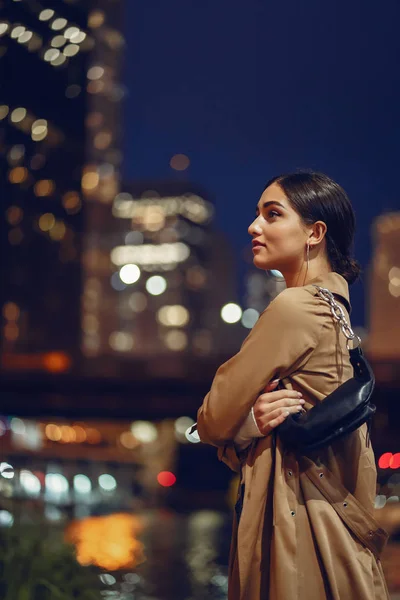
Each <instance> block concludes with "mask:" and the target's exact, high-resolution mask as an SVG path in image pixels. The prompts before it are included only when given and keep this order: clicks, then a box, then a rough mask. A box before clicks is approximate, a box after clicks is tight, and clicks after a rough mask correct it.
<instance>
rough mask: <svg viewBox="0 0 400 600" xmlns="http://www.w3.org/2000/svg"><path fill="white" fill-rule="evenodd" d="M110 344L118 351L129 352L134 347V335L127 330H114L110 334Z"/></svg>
mask: <svg viewBox="0 0 400 600" xmlns="http://www.w3.org/2000/svg"><path fill="white" fill-rule="evenodd" d="M109 344H110V347H111V348H112V349H113V350H116V351H117V352H129V350H132V348H133V336H132V335H131V334H130V333H126V332H125V331H114V332H113V333H112V334H111V335H110V338H109Z"/></svg>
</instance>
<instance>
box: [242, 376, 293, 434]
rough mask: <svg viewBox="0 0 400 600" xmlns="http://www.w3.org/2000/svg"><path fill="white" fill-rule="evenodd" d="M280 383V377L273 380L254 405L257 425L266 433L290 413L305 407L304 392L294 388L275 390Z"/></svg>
mask: <svg viewBox="0 0 400 600" xmlns="http://www.w3.org/2000/svg"><path fill="white" fill-rule="evenodd" d="M278 383H279V379H275V380H274V381H271V382H270V383H269V384H268V385H267V386H266V388H265V392H264V393H263V394H261V395H260V396H259V397H258V398H257V400H256V403H255V404H254V406H253V412H254V418H255V420H256V423H257V427H258V429H259V430H260V431H261V433H262V434H264V435H268V434H269V433H271V431H272V430H273V429H274V428H275V427H278V425H280V424H281V423H283V421H284V420H285V419H286V417H288V416H289V414H290V413H297V412H299V411H301V409H302V408H303V404H304V400H303V398H302V394H301V393H300V392H295V391H292V390H278V391H276V392H275V391H273V390H275V389H276V387H277V385H278Z"/></svg>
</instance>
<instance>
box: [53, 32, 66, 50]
mask: <svg viewBox="0 0 400 600" xmlns="http://www.w3.org/2000/svg"><path fill="white" fill-rule="evenodd" d="M66 43H67V40H66V39H65V37H64V36H63V35H56V36H55V37H53V39H52V40H51V46H52V47H53V48H61V46H64V44H66Z"/></svg>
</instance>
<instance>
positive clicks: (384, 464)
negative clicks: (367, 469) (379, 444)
mask: <svg viewBox="0 0 400 600" xmlns="http://www.w3.org/2000/svg"><path fill="white" fill-rule="evenodd" d="M392 456H393V454H392V453H391V452H385V453H384V454H382V456H381V457H380V458H379V460H378V466H379V468H380V469H388V468H389V467H390V462H391V460H392Z"/></svg>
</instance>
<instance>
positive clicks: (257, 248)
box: [253, 242, 265, 252]
mask: <svg viewBox="0 0 400 600" xmlns="http://www.w3.org/2000/svg"><path fill="white" fill-rule="evenodd" d="M260 248H265V245H264V244H261V242H253V252H255V251H256V250H260Z"/></svg>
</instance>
